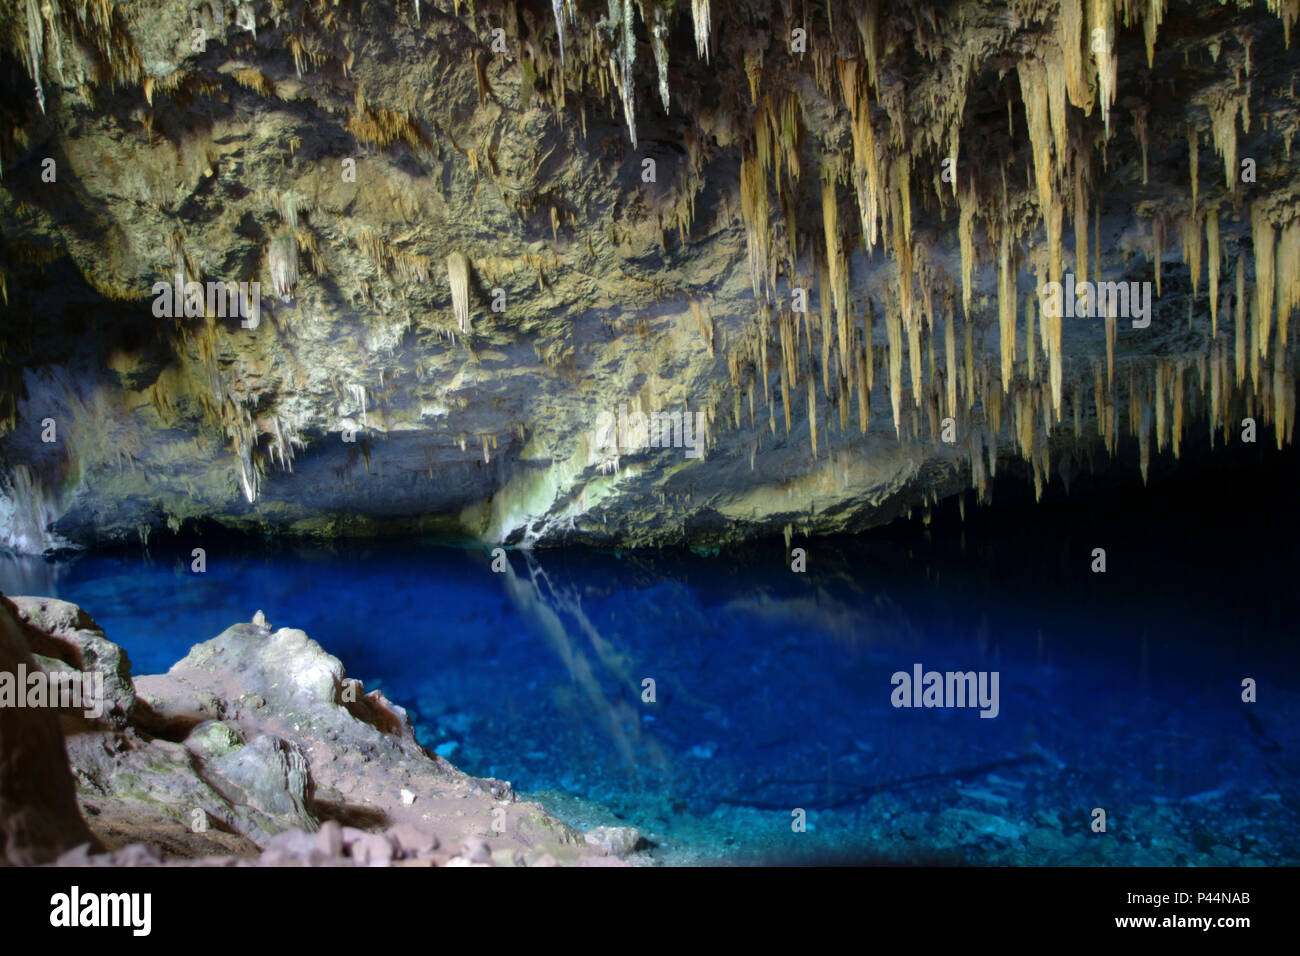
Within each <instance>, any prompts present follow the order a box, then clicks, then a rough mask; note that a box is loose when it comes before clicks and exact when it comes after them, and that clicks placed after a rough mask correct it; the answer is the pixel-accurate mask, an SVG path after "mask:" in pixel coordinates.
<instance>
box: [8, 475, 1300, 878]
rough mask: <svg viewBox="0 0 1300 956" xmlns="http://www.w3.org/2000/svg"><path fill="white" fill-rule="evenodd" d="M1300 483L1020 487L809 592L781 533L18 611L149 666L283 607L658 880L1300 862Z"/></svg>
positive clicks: (75, 589) (1184, 479)
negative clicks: (1098, 562)
mask: <svg viewBox="0 0 1300 956" xmlns="http://www.w3.org/2000/svg"><path fill="white" fill-rule="evenodd" d="M1264 457H1268V462H1267V467H1263V466H1262V465H1261V462H1262V461H1263V458H1264ZM1298 476H1300V468H1297V464H1296V458H1295V455H1293V454H1290V453H1287V454H1285V455H1271V456H1266V455H1265V453H1262V452H1261V453H1247V454H1245V455H1244V456H1243V455H1237V456H1236V457H1232V456H1230V455H1229V456H1227V457H1224V458H1222V459H1214V460H1213V461H1211V462H1210V463H1208V464H1203V465H1202V466H1200V467H1199V468H1191V469H1184V471H1182V472H1179V473H1178V474H1176V475H1173V476H1170V477H1166V478H1161V479H1158V480H1154V481H1153V482H1152V485H1151V487H1150V488H1146V489H1143V488H1141V486H1140V485H1138V486H1137V487H1136V488H1130V489H1120V490H1119V491H1111V492H1108V493H1106V494H1100V495H1091V496H1090V495H1088V494H1083V495H1081V496H1079V497H1078V498H1072V499H1071V500H1070V501H1068V502H1056V503H1053V502H1050V501H1049V502H1047V503H1045V504H1043V505H1039V506H1032V505H1030V506H1026V505H1025V503H1024V502H1023V501H1022V500H1021V496H1020V492H1019V491H1018V490H1017V489H1016V488H1014V487H1013V488H1012V489H1011V490H1010V491H1008V490H1007V486H1006V484H1005V483H1003V484H1000V485H999V487H998V492H997V495H996V496H995V502H1001V504H995V506H994V507H993V508H985V509H975V508H967V509H966V514H965V518H964V519H961V518H959V516H958V513H957V508H956V507H955V505H952V504H949V505H947V506H944V507H941V508H939V509H937V510H936V511H935V513H934V514H933V515H932V516H931V517H930V518H928V519H927V520H926V521H924V522H923V521H922V520H921V519H920V518H916V519H915V520H912V521H906V522H900V523H898V524H895V525H893V526H890V527H888V528H885V529H881V530H879V531H877V532H873V533H869V534H865V535H862V536H860V537H858V538H855V539H848V540H833V539H811V540H804V539H801V538H799V537H798V536H797V535H796V537H795V539H794V540H793V541H792V542H791V546H792V547H794V548H803V549H804V550H805V552H806V562H807V569H806V571H804V572H802V573H798V572H794V571H792V570H791V567H790V557H789V555H788V554H787V552H786V549H785V545H784V542H782V541H781V540H779V539H778V540H776V541H775V542H768V543H765V544H762V543H760V544H753V545H749V546H746V547H744V548H736V549H733V550H723V551H720V552H717V553H709V554H695V553H690V552H681V553H670V552H656V553H654V554H640V553H637V554H632V553H623V554H618V553H604V552H589V551H566V552H550V551H547V552H535V553H526V552H521V551H515V552H510V553H508V555H507V559H508V560H507V563H506V564H505V565H504V566H502V565H500V564H499V565H498V566H499V567H503V570H501V571H499V572H494V571H493V570H492V557H491V555H490V554H489V553H488V551H487V549H485V548H481V547H452V546H448V545H446V544H439V543H436V542H413V541H409V540H407V541H401V542H395V541H388V542H382V541H380V542H375V541H372V542H364V543H338V544H337V546H333V547H328V548H327V547H305V546H292V545H274V546H265V547H258V548H249V547H248V546H247V545H244V546H237V545H236V544H235V543H232V542H229V541H224V540H217V539H214V540H208V541H201V542H198V541H196V542H190V541H176V542H171V543H168V544H166V545H165V546H163V545H159V544H157V543H155V545H154V546H153V547H152V548H151V549H150V550H149V551H147V552H145V553H143V554H141V553H138V552H137V553H134V554H125V553H117V554H93V553H91V554H80V555H76V556H73V557H69V558H63V559H58V560H53V561H49V560H37V561H33V560H28V559H24V560H21V561H20V560H18V559H9V560H8V561H7V562H6V563H5V564H4V565H3V571H0V588H3V590H4V591H5V592H6V593H11V594H12V593H29V594H32V593H35V594H46V595H50V596H56V597H60V598H63V599H65V600H68V601H72V602H75V603H77V604H80V605H81V606H82V607H84V608H85V609H86V610H87V611H89V612H90V613H91V614H92V615H94V617H95V618H96V620H97V621H98V622H99V624H100V625H101V626H102V627H103V628H104V630H105V632H106V633H107V635H108V637H109V638H110V639H111V640H113V641H115V642H117V643H120V644H122V645H123V646H124V647H125V648H126V650H127V651H128V653H129V654H130V656H131V660H132V666H133V672H134V673H135V674H147V673H157V672H161V671H164V670H166V669H167V668H168V667H169V666H170V665H171V664H172V663H173V662H175V661H176V660H178V659H180V658H181V657H183V656H184V655H185V654H186V652H187V651H188V650H189V648H190V647H191V646H192V645H194V644H196V643H198V642H200V641H204V640H207V639H209V638H211V637H213V636H214V635H216V634H218V633H220V632H221V631H223V630H224V629H225V628H226V627H227V626H228V625H230V624H231V623H233V622H235V621H247V620H248V619H249V617H250V616H251V615H252V613H253V612H254V611H255V610H257V609H262V610H263V611H264V612H265V614H266V616H267V617H268V618H269V619H270V620H271V621H272V622H273V624H274V626H276V627H280V626H285V627H295V628H301V629H302V630H304V631H306V632H307V634H308V635H310V636H311V637H312V638H313V639H315V640H316V641H318V642H320V644H321V645H323V646H324V648H325V649H326V650H327V651H329V652H330V653H331V654H334V655H336V656H337V657H339V658H340V659H341V660H342V661H343V662H344V664H345V665H346V667H347V669H348V673H349V676H352V677H359V678H361V679H362V680H363V681H364V682H365V685H366V687H367V688H372V687H379V688H382V690H383V692H384V694H386V695H387V696H388V698H390V699H392V700H393V701H395V702H397V703H400V704H402V705H404V706H405V707H407V708H408V709H409V711H410V714H411V717H412V719H413V721H414V723H415V727H416V730H417V733H418V736H419V738H420V740H421V741H422V742H423V743H424V744H425V745H426V746H427V747H429V748H430V749H434V750H436V751H437V752H438V753H440V754H442V755H443V756H445V757H447V759H449V760H450V761H451V762H452V763H453V764H455V765H456V766H457V767H459V768H461V769H462V770H465V771H466V772H468V773H471V774H474V775H479V776H490V777H496V778H499V779H503V780H509V781H510V782H511V783H512V784H513V786H514V788H515V790H516V791H518V792H520V793H522V794H525V795H528V796H529V797H530V798H532V799H535V800H536V801H537V802H539V803H540V804H541V805H542V806H543V807H544V808H545V809H546V810H548V811H549V812H550V813H552V814H553V815H555V816H557V817H559V818H560V819H561V820H563V821H565V822H566V823H569V824H571V825H573V826H575V827H577V828H579V829H587V828H591V827H594V826H598V825H625V826H635V827H637V828H639V829H640V830H641V832H642V833H643V834H644V836H645V837H646V839H647V840H648V841H649V843H650V849H649V851H648V855H649V856H650V857H651V858H654V859H657V860H659V861H662V862H667V863H691V862H735V863H809V862H853V863H872V862H879V863H896V864H899V863H901V864H914V863H966V864H1028V865H1036V864H1048V865H1070V864H1085V865H1087V864H1092V865H1096V864H1103V865H1189V866H1190V865H1272V864H1296V863H1298V862H1300V827H1298V826H1297V813H1300V786H1297V784H1298V783H1300V758H1298V755H1300V650H1298V649H1297V646H1296V642H1295V590H1294V581H1295V572H1296V570H1297V567H1300V564H1298V562H1297V551H1296V544H1295V542H1296V541H1297V536H1296V531H1297V530H1298V529H1297V527H1296V525H1297V521H1296V515H1297V513H1300V512H1298V511H1297V508H1296V507H1295V506H1296V504H1297V502H1296V500H1295V498H1296V491H1295V489H1296V488H1297V487H1300V485H1298V483H1297V480H1296V479H1297V477H1298ZM193 546H203V547H205V549H206V560H207V568H206V571H205V572H204V573H201V574H198V573H194V572H193V571H192V570H191V558H190V553H191V548H192V547H193ZM1095 548H1104V549H1105V552H1106V571H1105V573H1097V572H1094V571H1093V570H1092V566H1093V564H1094V562H1095V557H1094V549H1095ZM930 671H935V672H939V674H940V675H941V676H943V675H946V674H947V673H948V672H953V673H962V674H964V673H968V672H974V674H975V675H976V681H975V682H974V683H973V685H972V687H973V689H974V690H975V691H976V693H975V694H974V696H975V698H976V700H974V701H970V700H968V701H966V703H967V705H968V706H964V707H963V706H924V702H925V700H926V699H927V698H925V697H924V691H925V687H924V686H923V687H915V688H910V687H907V686H906V685H903V686H900V685H902V684H903V682H902V681H901V678H900V679H899V680H896V679H895V675H899V674H901V675H906V676H907V678H908V680H909V681H910V680H911V678H912V677H913V675H914V674H916V673H919V674H920V675H921V677H922V680H921V683H922V684H923V685H924V684H926V680H927V678H926V677H925V675H926V674H927V673H928V672H930ZM994 675H996V684H994V683H993V679H994ZM980 678H982V679H983V682H982V683H980V682H979V679H980ZM1248 678H1249V679H1250V680H1251V681H1253V682H1254V685H1255V695H1256V698H1257V699H1256V700H1255V701H1254V702H1243V681H1245V680H1246V679H1248ZM647 681H653V684H649V683H647ZM957 683H960V682H957ZM931 690H932V691H934V693H932V694H931V695H930V696H929V697H928V700H929V702H930V703H935V702H939V703H948V704H958V703H961V701H960V700H957V699H953V698H952V695H951V687H950V686H949V682H947V681H946V680H945V682H944V684H943V686H942V687H941V688H939V689H938V690H937V691H936V690H935V689H934V688H931ZM651 691H653V693H651ZM981 691H982V692H983V694H984V699H983V700H982V701H981V700H979V696H980V692H981ZM994 691H996V694H994V693H993V692H994ZM651 697H653V700H651V699H650V698H651ZM945 697H947V698H948V699H945ZM902 702H906V703H922V706H895V704H896V703H902ZM972 703H974V704H975V705H976V706H969V705H970V704H972ZM982 713H983V714H987V715H988V716H982ZM1099 810H1103V811H1104V823H1105V829H1104V832H1102V831H1100V830H1099V826H1100V823H1099V821H1100V820H1101V816H1100V815H1099V813H1098V811H1099ZM798 811H803V813H802V814H800V813H799V812H798ZM800 818H803V819H804V820H805V821H806V829H805V830H804V832H797V829H798V828H797V827H796V826H795V824H796V823H797V822H798V820H799V819H800Z"/></svg>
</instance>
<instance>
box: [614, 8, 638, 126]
mask: <svg viewBox="0 0 1300 956" xmlns="http://www.w3.org/2000/svg"><path fill="white" fill-rule="evenodd" d="M632 17H633V9H632V0H609V22H610V23H611V24H613V25H614V27H615V29H616V30H618V39H617V42H616V43H615V44H614V50H613V51H612V52H611V53H610V57H609V69H610V73H611V74H612V75H613V77H614V85H615V86H616V87H617V88H618V96H619V99H620V100H621V101H622V103H623V116H624V118H625V119H626V120H627V132H628V136H630V137H631V139H632V148H633V149H636V112H635V107H636V104H635V103H634V102H633V101H634V99H635V90H634V84H633V81H632V67H633V64H634V63H635V62H636V34H635V33H634V32H633V29H632V26H633V23H632Z"/></svg>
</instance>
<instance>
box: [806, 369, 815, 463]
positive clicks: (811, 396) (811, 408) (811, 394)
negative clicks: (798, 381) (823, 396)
mask: <svg viewBox="0 0 1300 956" xmlns="http://www.w3.org/2000/svg"><path fill="white" fill-rule="evenodd" d="M808 434H809V435H810V436H811V437H812V453H813V458H816V457H817V387H816V386H815V385H814V384H813V377H812V376H811V375H809V376H808Z"/></svg>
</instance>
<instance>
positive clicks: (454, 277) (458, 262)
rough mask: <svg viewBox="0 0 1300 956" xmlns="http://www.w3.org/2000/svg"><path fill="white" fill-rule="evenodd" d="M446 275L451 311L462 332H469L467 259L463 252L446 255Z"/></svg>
mask: <svg viewBox="0 0 1300 956" xmlns="http://www.w3.org/2000/svg"><path fill="white" fill-rule="evenodd" d="M447 276H448V279H449V281H450V284H451V305H452V312H453V313H454V314H455V316H456V325H457V326H458V327H459V328H460V331H461V332H462V333H468V332H469V321H470V317H469V259H468V258H466V256H465V254H464V253H463V252H453V253H451V254H450V255H449V256H447Z"/></svg>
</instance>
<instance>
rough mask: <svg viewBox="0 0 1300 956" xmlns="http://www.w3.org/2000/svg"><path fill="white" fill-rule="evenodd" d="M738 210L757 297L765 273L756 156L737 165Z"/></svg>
mask: <svg viewBox="0 0 1300 956" xmlns="http://www.w3.org/2000/svg"><path fill="white" fill-rule="evenodd" d="M740 210H741V216H742V218H743V219H744V220H745V238H746V245H747V247H748V249H749V277H750V280H751V281H752V283H753V286H754V297H755V298H759V297H760V295H761V289H762V286H763V284H762V282H760V277H762V278H763V279H764V280H766V277H767V275H768V271H769V266H768V263H769V259H770V251H769V241H770V237H769V235H768V218H767V217H768V204H767V178H766V172H765V170H763V169H762V168H761V167H760V165H759V161H758V157H756V156H748V157H746V158H744V159H742V160H741V163H740Z"/></svg>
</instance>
